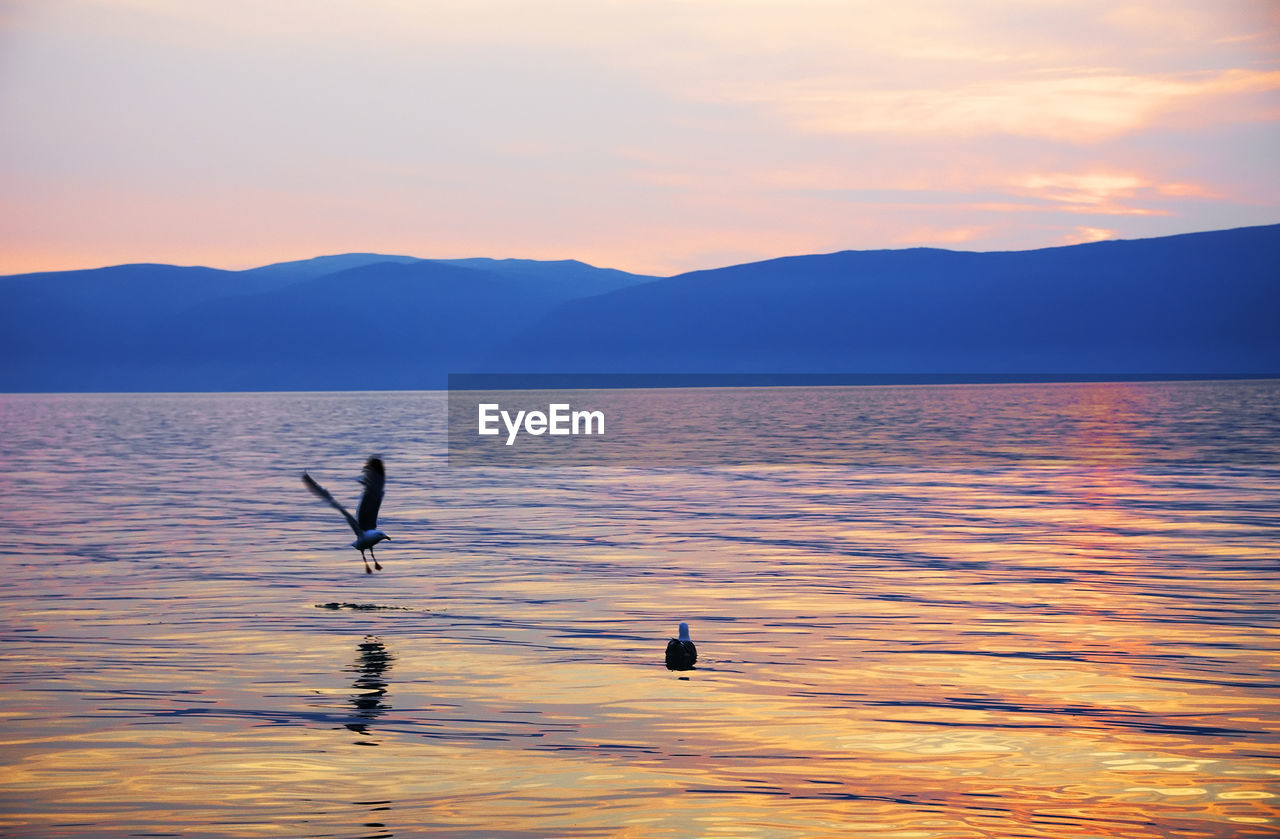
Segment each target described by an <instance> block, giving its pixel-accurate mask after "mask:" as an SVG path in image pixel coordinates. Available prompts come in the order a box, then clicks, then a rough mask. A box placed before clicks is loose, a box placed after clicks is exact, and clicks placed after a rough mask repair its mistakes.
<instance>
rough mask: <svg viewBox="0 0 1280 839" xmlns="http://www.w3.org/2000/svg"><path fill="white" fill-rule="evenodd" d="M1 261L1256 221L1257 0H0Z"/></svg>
mask: <svg viewBox="0 0 1280 839" xmlns="http://www.w3.org/2000/svg"><path fill="white" fill-rule="evenodd" d="M0 10H2V11H0V15H2V18H0V20H2V23H0V124H2V125H3V131H2V132H0V190H2V194H3V199H2V200H3V225H2V228H0V273H16V272H20V271H33V270H53V269H65V268H83V267H95V266H101V265H109V264H116V263H122V262H169V263H176V264H203V265H211V266H214V267H221V268H245V267H251V266H254V265H260V264H264V263H267V262H273V261H279V260H285V259H300V258H305V257H310V256H316V255H320V254H327V253H342V252H348V251H376V252H382V253H396V254H412V255H415V256H423V257H441V258H446V257H465V256H492V257H527V258H534V259H562V258H577V259H582V260H584V261H587V262H590V263H592V264H596V265H601V266H607V267H614V268H622V269H625V270H631V271H637V272H643V273H657V274H671V273H677V272H680V271H685V270H690V269H696V268H711V267H719V266H722V265H728V264H732V263H737V262H746V261H752V260H756V259H763V258H768V257H774V256H783V255H788V254H797V253H814V252H828V251H835V250H843V249H846V248H855V249H864V248H900V247H910V246H916V245H927V246H939V247H948V248H956V249H964V250H1005V249H1023V248H1033V247H1042V246H1050V245H1059V244H1068V243H1074V242H1085V241H1093V240H1098V239H1104V238H1117V237H1118V238H1136V237H1145V236H1157V235H1164V234H1171V233H1183V232H1190V231H1197V230H1212V229H1221V228H1228V227H1239V226H1245V225H1255V224H1270V223H1276V222H1280V3H1276V2H1274V0H1221V1H1220V2H1208V1H1207V0H1202V1H1201V2H1184V0H1159V1H1158V2H1156V1H1155V0H1153V2H1125V0H1098V2H1094V0H1070V1H1069V2H1056V1H1055V0H1045V1H1044V2H1038V1H1037V0H969V1H968V2H954V0H936V1H935V0H900V2H892V3H886V2H881V0H877V1H876V2H859V1H857V0H539V2H532V0H422V2H410V0H362V1H361V2H354V1H353V0H330V1H328V2H326V1H325V0H216V2H213V1H209V2H206V0H184V2H174V0H16V2H14V0H7V2H2V3H0Z"/></svg>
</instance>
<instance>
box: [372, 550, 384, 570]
mask: <svg viewBox="0 0 1280 839" xmlns="http://www.w3.org/2000/svg"><path fill="white" fill-rule="evenodd" d="M369 556H372V557H373V567H374V568H377V569H378V570H379V571H381V570H382V566H381V565H379V564H378V557H376V556H374V553H373V548H370V549H369Z"/></svg>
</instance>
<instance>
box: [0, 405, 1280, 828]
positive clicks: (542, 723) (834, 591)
mask: <svg viewBox="0 0 1280 839" xmlns="http://www.w3.org/2000/svg"><path fill="white" fill-rule="evenodd" d="M609 398H610V399H612V400H615V402H616V400H618V399H622V400H623V401H624V402H626V400H628V399H630V400H631V402H630V403H627V404H630V406H631V407H630V408H629V410H630V411H631V413H632V414H633V415H636V414H641V415H643V414H645V413H646V412H651V411H656V412H659V413H660V412H661V411H663V410H667V409H669V408H670V405H671V403H672V402H673V401H674V402H678V403H680V404H681V405H684V406H686V407H687V406H693V407H695V408H697V409H698V410H700V411H703V412H704V413H705V414H706V415H707V416H715V417H717V418H719V419H718V420H717V425H716V433H715V434H714V438H715V439H714V441H709V442H708V445H709V446H713V447H714V448H715V451H714V452H713V451H707V452H703V451H701V450H700V447H699V443H698V440H697V437H696V435H695V436H694V437H693V438H692V439H686V440H685V441H684V442H682V444H681V446H680V449H679V453H678V454H679V457H675V458H665V459H659V460H655V461H653V462H652V463H647V462H645V461H643V460H639V461H637V460H631V461H627V462H610V461H607V460H605V461H601V462H598V463H592V462H587V463H577V462H575V463H573V464H567V465H559V464H556V463H554V462H552V463H545V462H539V463H536V464H527V465H525V464H521V463H519V462H517V463H513V464H505V465H500V466H496V465H484V464H480V465H467V464H465V463H459V462H457V459H456V458H455V459H454V462H451V458H450V451H449V446H448V441H447V436H448V435H447V429H446V415H447V396H446V394H444V393H442V392H376V393H243V394H88V395H86V394H61V395H4V396H0V498H2V499H3V512H2V513H0V542H2V544H3V549H2V550H3V554H4V559H5V562H4V585H3V586H2V587H0V640H2V641H3V647H0V650H2V651H3V656H2V657H0V719H2V720H3V725H2V726H0V835H4V836H9V837H59V839H61V838H62V837H161V836H165V837H369V839H372V837H420V836H440V837H836V836H840V837H847V836H857V837H866V838H867V839H969V838H970V837H973V838H974V839H976V838H977V837H992V839H997V838H998V839H1006V837H1043V839H1074V838H1075V837H1134V839H1138V837H1143V838H1144V839H1145V837H1264V836H1276V835H1280V784H1278V783H1277V781H1278V780H1280V761H1277V757H1278V756H1280V749H1278V746H1280V690H1277V688H1278V687H1280V653H1278V648H1280V633H1278V632H1277V625H1278V623H1280V574H1278V573H1277V572H1278V571H1280V382H1277V381H1267V380H1251V381H1183V382H1145V383H1144V382H1123V383H1056V384H986V385H976V384H975V385H938V386H928V385H912V386H891V385H886V386H872V387H798V388H749V387H741V388H739V387H726V388H693V389H689V388H684V389H671V390H662V389H658V390H647V391H643V392H642V391H636V392H634V393H632V394H630V395H628V394H621V395H619V394H616V393H615V394H612V395H610V397H609ZM761 406H767V407H768V409H769V410H768V411H767V412H765V413H762V412H761V410H760V409H761ZM762 416H768V417H771V418H773V419H771V420H770V421H769V422H762V421H761V417H762ZM779 417H781V418H783V419H782V420H779V419H778V418H779ZM735 418H737V419H735ZM660 425H661V423H658V426H659V427H660ZM762 438H768V439H769V440H773V441H774V442H773V443H772V444H771V445H765V446H759V445H758V444H759V443H760V441H761V439H762ZM738 442H741V443H742V444H743V446H744V449H743V450H748V451H756V452H759V451H763V452H768V451H775V452H778V453H780V455H779V456H778V457H776V458H772V457H770V456H767V455H757V456H753V457H749V458H741V459H739V461H736V462H733V461H727V460H726V459H725V458H724V457H723V456H722V454H723V451H724V450H725V447H726V444H727V445H728V447H729V448H730V449H734V448H736V444H737V443H738ZM833 451H837V452H839V453H840V456H839V457H833V456H832V452H833ZM781 453H785V456H781ZM371 455H378V456H380V457H382V458H383V459H384V461H385V464H386V473H387V485H386V496H385V501H384V503H383V507H382V514H381V518H380V520H379V526H380V527H381V528H382V529H383V530H385V531H386V532H387V533H388V534H389V535H390V536H391V541H388V542H384V543H382V544H380V545H379V546H378V547H377V548H376V549H375V552H376V554H377V560H378V561H379V563H380V564H381V565H382V566H383V570H381V571H377V572H375V573H372V574H366V573H365V572H364V568H363V565H362V563H361V561H360V556H359V554H358V552H356V551H355V550H353V549H351V548H350V547H349V546H348V545H349V543H350V541H351V539H352V538H353V536H352V534H351V532H350V530H349V529H348V528H347V525H346V524H345V522H344V521H343V519H342V517H341V516H340V515H339V513H338V512H337V511H335V510H333V509H332V508H330V507H328V506H326V505H324V504H323V503H321V502H320V501H319V500H317V499H316V498H315V497H313V496H312V495H310V494H309V493H308V492H307V491H306V488H305V487H304V486H303V484H302V482H301V481H300V476H301V474H302V472H303V471H304V470H307V471H309V472H310V474H312V475H313V476H314V477H315V478H316V480H318V481H319V482H320V483H321V484H323V485H324V486H326V487H327V488H328V489H329V490H331V491H332V492H333V494H334V496H335V497H337V498H338V499H339V500H340V501H342V502H343V503H344V504H347V505H348V506H349V507H351V508H354V506H355V503H356V501H357V499H358V498H359V493H360V491H361V487H360V484H359V483H357V482H356V480H355V479H356V478H357V477H358V476H359V473H360V468H361V466H362V464H363V463H364V460H365V458H367V457H369V456H371ZM680 622H687V623H688V624H689V627H690V631H691V635H692V638H693V640H694V642H695V643H696V645H697V649H698V660H697V664H696V666H695V667H694V668H693V669H691V670H684V671H679V670H676V671H673V670H668V669H667V668H666V666H665V664H664V655H663V653H664V649H665V647H666V644H667V641H668V639H669V638H671V637H672V636H674V635H675V633H676V629H677V625H678V624H679V623H680Z"/></svg>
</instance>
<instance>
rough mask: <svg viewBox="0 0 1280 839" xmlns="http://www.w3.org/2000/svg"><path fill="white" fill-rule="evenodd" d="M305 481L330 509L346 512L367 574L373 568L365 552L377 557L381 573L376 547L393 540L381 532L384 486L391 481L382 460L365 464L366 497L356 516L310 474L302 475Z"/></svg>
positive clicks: (374, 561)
mask: <svg viewBox="0 0 1280 839" xmlns="http://www.w3.org/2000/svg"><path fill="white" fill-rule="evenodd" d="M302 482H303V483H304V484H306V485H307V489H309V490H311V491H312V492H313V493H315V494H316V496H318V497H319V498H321V499H322V500H324V501H325V502H326V503H328V505H329V506H330V507H333V508H334V509H335V510H337V511H338V512H339V513H342V516H343V518H345V519H346V520H347V524H349V525H351V529H352V530H354V531H355V534H356V540H355V541H354V542H352V543H351V547H353V548H357V549H358V550H359V551H360V558H361V559H363V560H364V573H366V574H372V573H373V571H372V570H371V569H370V568H369V560H367V559H365V558H364V552H365V551H368V552H369V556H372V557H373V567H374V568H377V569H378V570H379V571H381V570H382V566H381V565H379V564H378V558H377V557H376V556H374V555H373V546H374V545H376V544H378V543H379V542H381V541H382V540H383V539H388V540H389V539H390V538H391V537H390V536H388V535H387V534H385V533H383V532H382V531H381V530H379V529H378V508H379V507H381V506H382V487H383V484H385V483H386V482H387V473H386V470H385V469H383V468H382V461H381V460H380V459H378V458H376V457H371V458H369V459H368V460H367V461H366V462H365V464H364V471H362V472H361V473H360V483H362V484H364V495H362V496H360V506H359V507H357V508H356V514H355V515H354V516H353V515H351V514H350V513H348V512H347V508H346V507H343V506H342V505H341V504H339V503H338V502H337V501H335V500H334V498H333V496H332V495H330V494H329V490H327V489H325V488H324V487H322V486H320V485H319V484H318V483H316V480H315V478H313V477H311V476H310V475H308V474H307V473H306V472H303V473H302Z"/></svg>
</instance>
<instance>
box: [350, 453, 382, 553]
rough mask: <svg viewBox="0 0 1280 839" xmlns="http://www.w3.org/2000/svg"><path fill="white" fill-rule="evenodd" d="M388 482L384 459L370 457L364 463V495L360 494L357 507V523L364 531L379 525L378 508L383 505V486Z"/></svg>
mask: <svg viewBox="0 0 1280 839" xmlns="http://www.w3.org/2000/svg"><path fill="white" fill-rule="evenodd" d="M386 482H387V473H386V470H384V469H383V468H382V461H381V460H380V459H379V458H376V457H371V458H369V459H368V461H366V462H365V464H364V471H363V472H361V473H360V483H362V484H364V495H362V496H360V506H359V507H358V508H356V523H357V524H359V526H360V529H361V530H362V531H364V530H373V529H374V528H376V527H377V526H378V508H379V507H381V506H382V486H383V484H385V483H386ZM348 518H350V517H349V516H348ZM356 535H357V536H359V535H360V534H359V533H357V534H356Z"/></svg>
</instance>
